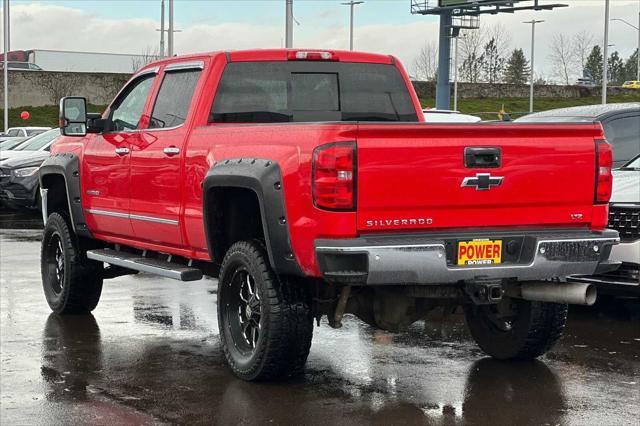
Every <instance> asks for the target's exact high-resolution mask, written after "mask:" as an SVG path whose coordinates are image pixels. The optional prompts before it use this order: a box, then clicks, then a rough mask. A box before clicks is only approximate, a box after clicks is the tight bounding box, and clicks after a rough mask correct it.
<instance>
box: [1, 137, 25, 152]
mask: <svg viewBox="0 0 640 426" xmlns="http://www.w3.org/2000/svg"><path fill="white" fill-rule="evenodd" d="M24 141H25V138H13V139H7V140H6V141H4V142H0V150H2V151H7V150H10V149H13V148H15V147H17V146H18V145H20V144H21V143H24Z"/></svg>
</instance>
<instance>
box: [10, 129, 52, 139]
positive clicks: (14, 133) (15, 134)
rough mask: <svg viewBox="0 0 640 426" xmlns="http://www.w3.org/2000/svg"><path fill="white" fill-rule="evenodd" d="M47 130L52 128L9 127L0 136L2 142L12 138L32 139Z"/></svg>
mask: <svg viewBox="0 0 640 426" xmlns="http://www.w3.org/2000/svg"><path fill="white" fill-rule="evenodd" d="M47 130H51V127H9V128H8V129H7V131H6V133H2V134H0V142H2V141H4V140H7V139H10V138H30V137H31V136H35V135H37V134H39V133H43V132H46V131H47Z"/></svg>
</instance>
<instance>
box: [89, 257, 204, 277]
mask: <svg viewBox="0 0 640 426" xmlns="http://www.w3.org/2000/svg"><path fill="white" fill-rule="evenodd" d="M87 258H89V259H91V260H97V261H99V262H104V263H108V264H110V265H115V266H121V267H123V268H128V269H133V270H135V271H140V272H148V273H150V274H155V275H160V276H162V277H167V278H173V279H174V280H178V281H197V280H199V279H202V271H201V270H200V269H197V268H192V267H189V266H185V265H180V264H178V263H172V262H167V261H164V260H160V259H153V258H148V257H143V256H141V255H139V254H133V253H127V252H123V251H117V250H113V249H99V250H89V251H87Z"/></svg>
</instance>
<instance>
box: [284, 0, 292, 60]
mask: <svg viewBox="0 0 640 426" xmlns="http://www.w3.org/2000/svg"><path fill="white" fill-rule="evenodd" d="M284 47H286V48H287V49H291V48H292V47H293V0H286V22H285V39H284Z"/></svg>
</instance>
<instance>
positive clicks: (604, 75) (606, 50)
mask: <svg viewBox="0 0 640 426" xmlns="http://www.w3.org/2000/svg"><path fill="white" fill-rule="evenodd" d="M609 6H610V0H605V3H604V49H603V55H604V58H603V59H602V62H603V64H602V105H606V104H607V86H608V84H609V66H608V65H609Z"/></svg>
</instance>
